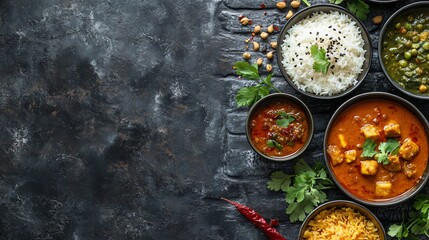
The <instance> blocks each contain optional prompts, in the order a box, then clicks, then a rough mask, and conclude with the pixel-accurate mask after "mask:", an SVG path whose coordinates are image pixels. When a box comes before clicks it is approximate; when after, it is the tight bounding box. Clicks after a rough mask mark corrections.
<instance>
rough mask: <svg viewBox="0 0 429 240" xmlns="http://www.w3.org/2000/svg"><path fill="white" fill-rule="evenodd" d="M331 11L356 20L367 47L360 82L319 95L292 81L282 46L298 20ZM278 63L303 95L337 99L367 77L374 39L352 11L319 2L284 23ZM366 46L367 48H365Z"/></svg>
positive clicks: (278, 40) (279, 42)
mask: <svg viewBox="0 0 429 240" xmlns="http://www.w3.org/2000/svg"><path fill="white" fill-rule="evenodd" d="M320 11H322V12H329V11H338V12H340V13H343V14H346V15H347V16H349V17H350V18H351V19H352V20H353V21H355V22H356V23H357V27H358V28H359V29H360V31H361V33H362V38H363V41H364V43H365V45H364V49H365V51H366V52H365V55H364V58H365V61H364V63H363V66H362V68H363V71H362V72H361V73H360V74H359V75H358V82H357V83H356V85H354V86H351V87H349V88H348V89H347V90H345V91H344V92H341V93H339V94H336V95H332V96H326V95H317V94H314V93H310V92H306V91H304V90H301V89H299V88H298V87H297V86H295V84H294V83H293V82H292V80H291V78H290V77H289V75H288V74H287V72H286V70H285V68H284V66H283V63H282V60H283V54H282V53H281V52H282V51H281V46H282V44H283V39H284V37H285V35H286V33H287V31H288V30H289V29H290V28H291V27H292V26H293V25H294V24H295V23H297V22H299V21H301V20H303V19H304V18H306V17H307V16H309V15H311V14H313V13H315V12H320ZM277 46H278V47H277V48H278V50H277V54H276V55H277V56H276V57H277V65H278V66H279V69H280V72H281V73H282V75H283V78H284V79H285V80H286V82H287V83H288V84H289V86H291V87H292V88H293V89H295V90H296V91H298V92H300V93H302V94H303V95H306V96H309V97H313V98H317V99H335V98H340V97H343V96H345V95H347V94H349V93H350V92H352V91H353V90H355V89H356V88H358V87H359V85H360V84H361V83H362V82H363V80H364V79H365V77H366V76H367V74H368V72H369V69H370V67H371V62H372V55H373V50H372V40H371V37H370V35H369V32H368V30H367V29H366V27H365V25H364V24H363V23H362V21H360V20H359V19H357V18H356V17H355V16H354V15H353V14H352V13H350V12H349V11H348V10H347V9H345V8H343V7H341V6H338V5H335V4H330V3H318V4H315V5H312V6H310V7H306V8H303V9H301V10H300V11H298V12H297V13H295V14H294V15H293V16H292V17H291V18H290V19H289V20H288V21H287V22H286V24H285V25H283V27H282V29H281V30H280V34H279V36H278V38H277ZM365 46H366V48H365Z"/></svg>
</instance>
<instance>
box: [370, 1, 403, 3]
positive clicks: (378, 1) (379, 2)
mask: <svg viewBox="0 0 429 240" xmlns="http://www.w3.org/2000/svg"><path fill="white" fill-rule="evenodd" d="M366 1H367V2H373V3H396V2H399V1H403V0H366Z"/></svg>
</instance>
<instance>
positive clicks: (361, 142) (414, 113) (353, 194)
mask: <svg viewBox="0 0 429 240" xmlns="http://www.w3.org/2000/svg"><path fill="white" fill-rule="evenodd" d="M383 102H384V103H383ZM383 104H384V105H383ZM359 107H360V108H361V109H362V110H359V111H358V110H356V109H358V108H359ZM395 124H397V125H395ZM386 126H388V127H386ZM391 126H395V127H397V129H399V130H397V132H396V133H399V135H397V134H396V135H395V132H392V131H391V129H392V128H391ZM370 130H371V131H372V130H374V131H372V132H371V131H370ZM367 134H368V135H367ZM371 134H372V135H371ZM340 135H343V136H340ZM377 137H379V138H378V139H377ZM369 138H370V139H369ZM371 138H372V139H375V140H374V141H372V140H371ZM407 139H408V140H407ZM367 141H368V144H367ZM411 141H412V142H413V143H414V144H413V143H411ZM382 142H383V143H382ZM428 142H429V123H428V121H427V119H426V118H425V116H424V115H423V114H422V113H421V112H420V111H419V110H418V109H417V108H416V107H415V106H414V105H413V104H412V103H410V102H408V101H407V100H405V99H403V98H401V97H398V96H396V95H393V94H390V93H385V92H370V93H363V94H360V95H357V96H355V97H353V98H351V99H349V100H347V101H346V102H345V103H343V104H342V105H341V106H340V107H339V108H338V109H337V110H336V111H335V113H334V114H333V116H332V117H331V119H330V121H329V123H328V125H327V128H326V130H325V136H324V141H323V153H324V158H325V163H326V166H327V167H328V171H329V173H330V175H331V177H332V179H333V181H334V182H335V183H336V185H337V186H338V187H339V188H340V189H341V190H342V191H343V192H344V193H345V194H346V195H347V196H349V197H350V198H351V199H353V200H354V201H357V202H360V203H362V204H366V205H371V206H390V205H394V204H398V203H401V202H404V201H406V200H408V199H410V198H412V197H413V196H415V195H416V194H417V193H418V192H419V191H420V190H421V189H422V188H423V187H424V185H425V184H426V182H427V179H428V174H429V163H428V156H427V155H428V145H429V144H428ZM405 143H407V144H408V145H407V144H405ZM371 144H373V145H371ZM381 144H383V145H384V146H383V147H381ZM388 144H392V146H393V145H395V144H397V145H396V146H395V147H392V149H391V150H389V151H390V152H387V150H385V148H384V147H386V146H387V145H388ZM416 145H417V146H418V149H417V150H416V151H415V150H413V151H414V152H412V153H411V154H412V155H411V157H410V156H406V155H405V154H406V153H407V152H406V151H407V148H406V146H416ZM402 146H404V151H403V149H402ZM383 149H384V150H383ZM353 150H355V152H354V158H353V155H348V154H349V153H353ZM364 150H365V151H368V150H370V151H369V152H366V153H365V154H366V155H364ZM349 151H350V152H349ZM382 151H385V152H384V153H385V154H386V155H384V159H385V161H382V159H383V155H382ZM401 151H403V152H401ZM403 153H404V155H402V154H403ZM335 154H337V155H335ZM367 154H369V155H367ZM348 156H352V157H351V158H348ZM380 156H381V157H380ZM343 160H344V161H343ZM349 160H350V161H349ZM391 161H392V162H391ZM368 163H370V164H372V166H371V165H368ZM394 163H396V165H393V164H394ZM423 165H426V166H425V167H423ZM392 166H396V167H397V168H396V169H392ZM368 169H369V170H368ZM413 171H414V172H413ZM401 181H402V182H401ZM398 184H399V185H398ZM401 186H404V187H403V189H400V188H401ZM405 186H407V187H405Z"/></svg>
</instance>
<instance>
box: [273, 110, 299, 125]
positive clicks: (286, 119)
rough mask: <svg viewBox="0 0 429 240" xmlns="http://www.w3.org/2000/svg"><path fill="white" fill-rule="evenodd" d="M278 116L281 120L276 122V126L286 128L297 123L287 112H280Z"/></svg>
mask: <svg viewBox="0 0 429 240" xmlns="http://www.w3.org/2000/svg"><path fill="white" fill-rule="evenodd" d="M278 114H279V116H280V119H277V120H276V124H277V125H279V126H280V127H285V128H286V127H288V126H289V124H290V123H291V122H293V121H295V118H294V117H292V116H290V115H288V114H287V113H285V112H279V113H278Z"/></svg>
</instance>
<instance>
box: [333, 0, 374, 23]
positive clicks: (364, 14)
mask: <svg viewBox="0 0 429 240" xmlns="http://www.w3.org/2000/svg"><path fill="white" fill-rule="evenodd" d="M329 2H330V3H334V4H341V3H343V2H345V3H346V5H347V8H348V9H349V10H350V12H351V13H353V14H354V15H356V17H357V18H359V19H360V20H362V21H363V20H365V19H367V18H368V13H369V5H368V4H367V3H365V2H364V1H363V0H329Z"/></svg>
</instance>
